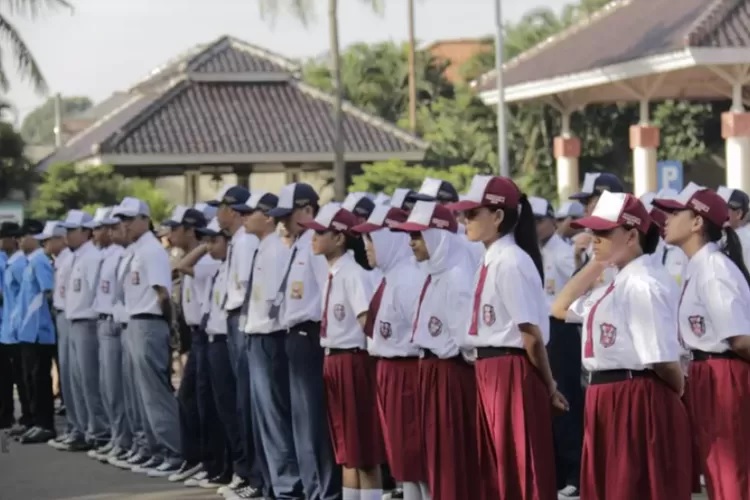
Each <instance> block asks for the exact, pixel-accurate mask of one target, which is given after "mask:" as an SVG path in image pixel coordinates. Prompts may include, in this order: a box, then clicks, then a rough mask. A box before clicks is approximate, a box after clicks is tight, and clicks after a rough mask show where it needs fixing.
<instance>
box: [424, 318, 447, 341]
mask: <svg viewBox="0 0 750 500" xmlns="http://www.w3.org/2000/svg"><path fill="white" fill-rule="evenodd" d="M427 330H428V331H429V332H430V335H432V336H433V337H437V336H438V335H440V334H441V333H442V332H443V322H442V321H440V320H439V319H437V318H436V317H435V316H431V317H430V321H428V322H427Z"/></svg>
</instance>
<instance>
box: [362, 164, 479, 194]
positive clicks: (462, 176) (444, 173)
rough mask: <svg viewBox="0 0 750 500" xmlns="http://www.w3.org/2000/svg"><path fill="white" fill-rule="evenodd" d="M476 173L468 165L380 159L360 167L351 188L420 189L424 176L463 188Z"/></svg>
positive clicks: (371, 190)
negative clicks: (435, 166) (415, 163)
mask: <svg viewBox="0 0 750 500" xmlns="http://www.w3.org/2000/svg"><path fill="white" fill-rule="evenodd" d="M477 173H478V171H477V169H476V168H475V167H472V166H471V165H454V166H452V167H449V168H434V167H432V168H431V167H425V166H424V165H406V163H404V162H403V161H400V160H392V161H381V162H376V163H373V164H370V165H364V166H363V167H362V174H360V175H355V176H354V177H353V178H352V185H351V186H350V188H349V189H350V190H351V191H364V192H368V193H385V194H392V193H393V191H394V190H395V189H396V188H408V189H419V187H420V186H421V185H422V181H423V180H424V178H425V177H434V178H437V179H443V180H446V181H449V182H451V183H452V184H453V185H454V186H455V187H456V189H458V190H459V191H464V190H466V189H468V187H469V184H471V179H472V178H473V177H474V175H476V174H477Z"/></svg>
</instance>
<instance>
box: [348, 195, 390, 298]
mask: <svg viewBox="0 0 750 500" xmlns="http://www.w3.org/2000/svg"><path fill="white" fill-rule="evenodd" d="M341 208H343V209H345V210H348V211H349V212H351V213H352V215H354V218H355V219H356V220H357V224H362V223H363V222H365V221H367V219H368V217H370V214H371V213H372V211H373V210H374V209H375V203H373V201H372V199H370V196H369V195H368V194H367V193H349V194H348V195H347V197H346V199H344V202H343V203H342V204H341ZM367 275H368V276H369V277H370V280H371V282H372V283H371V284H372V289H373V290H374V289H375V288H377V286H378V283H380V280H381V279H382V278H383V274H382V273H381V272H380V270H379V269H371V270H370V271H368V273H367Z"/></svg>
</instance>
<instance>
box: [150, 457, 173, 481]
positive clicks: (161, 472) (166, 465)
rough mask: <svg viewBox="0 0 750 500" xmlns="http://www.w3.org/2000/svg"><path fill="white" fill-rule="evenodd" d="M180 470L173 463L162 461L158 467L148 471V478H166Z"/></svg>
mask: <svg viewBox="0 0 750 500" xmlns="http://www.w3.org/2000/svg"><path fill="white" fill-rule="evenodd" d="M179 470H180V466H179V465H177V464H175V463H170V462H168V461H166V460H165V461H163V462H162V463H161V464H160V465H159V466H158V467H156V468H153V469H151V470H150V471H148V473H147V475H148V477H168V476H171V475H172V474H175V473H177V472H178V471H179Z"/></svg>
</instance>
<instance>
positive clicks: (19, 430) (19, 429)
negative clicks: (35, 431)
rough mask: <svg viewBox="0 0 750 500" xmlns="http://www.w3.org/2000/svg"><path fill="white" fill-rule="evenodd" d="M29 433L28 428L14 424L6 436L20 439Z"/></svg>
mask: <svg viewBox="0 0 750 500" xmlns="http://www.w3.org/2000/svg"><path fill="white" fill-rule="evenodd" d="M28 431H29V428H28V427H26V426H25V425H22V424H16V425H14V426H13V427H11V428H10V430H9V431H8V436H10V437H20V436H23V435H24V434H26V433H27V432H28Z"/></svg>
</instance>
